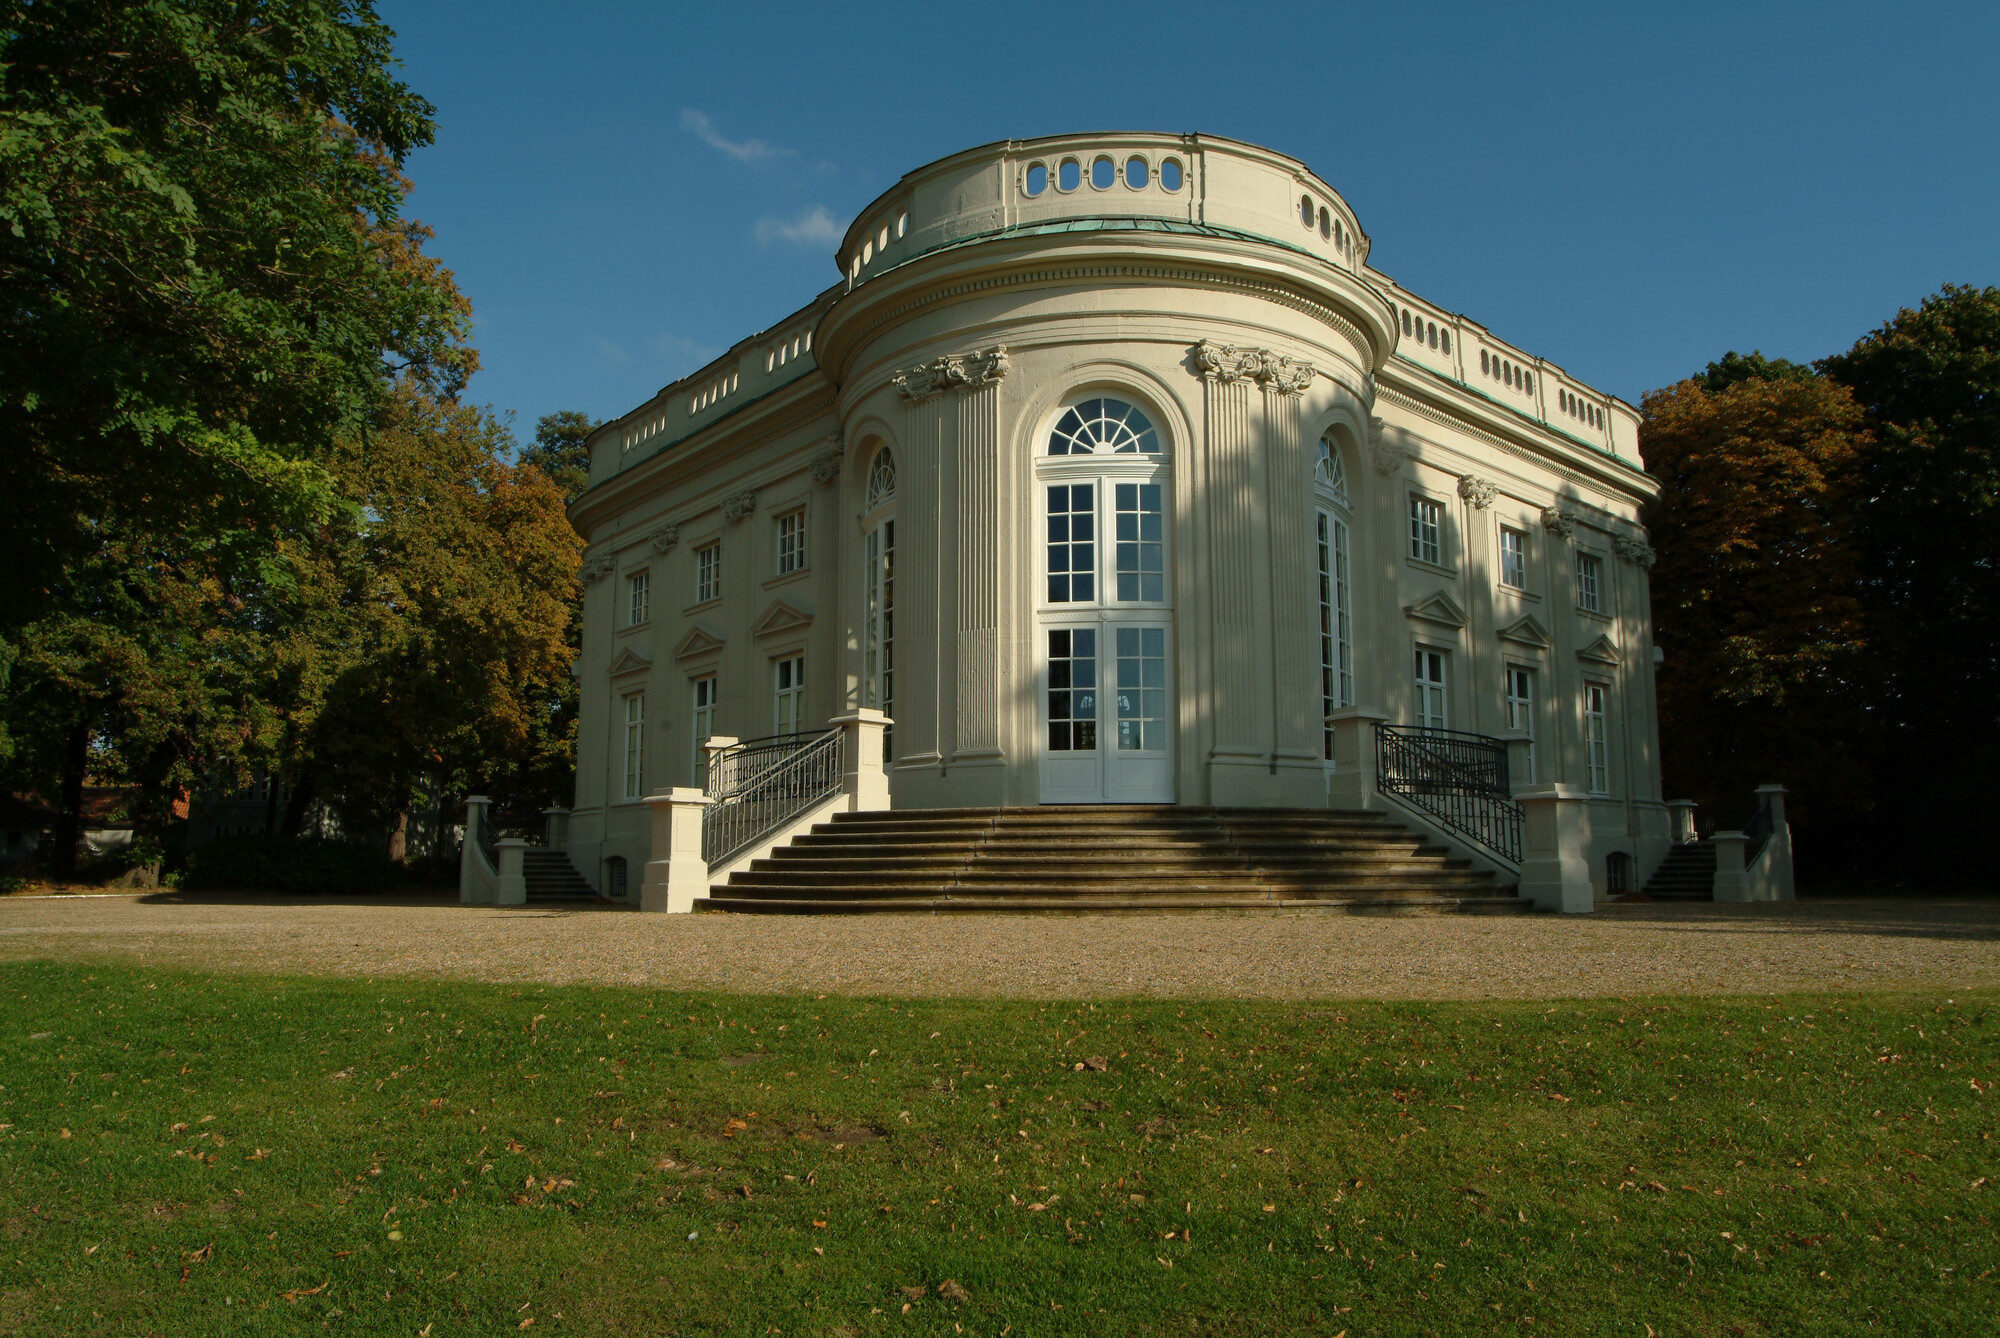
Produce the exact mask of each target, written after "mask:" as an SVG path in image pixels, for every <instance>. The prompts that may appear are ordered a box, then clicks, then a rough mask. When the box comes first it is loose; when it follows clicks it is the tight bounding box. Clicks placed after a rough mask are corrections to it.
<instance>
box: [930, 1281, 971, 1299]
mask: <svg viewBox="0 0 2000 1338" xmlns="http://www.w3.org/2000/svg"><path fill="white" fill-rule="evenodd" d="M938 1295H939V1296H942V1297H943V1298H944V1299H945V1300H947V1301H949V1302H951V1303H952V1304H953V1305H964V1304H965V1303H966V1302H967V1301H970V1300H971V1299H972V1293H971V1292H969V1291H967V1290H965V1288H963V1287H961V1286H959V1285H958V1284H957V1283H956V1282H953V1281H952V1280H951V1279H950V1278H946V1279H945V1280H944V1281H943V1282H940V1283H939V1284H938Z"/></svg>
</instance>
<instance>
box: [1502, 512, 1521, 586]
mask: <svg viewBox="0 0 2000 1338" xmlns="http://www.w3.org/2000/svg"><path fill="white" fill-rule="evenodd" d="M1500 584H1502V585H1504V586H1507V587H1509V588H1510V589H1514V590H1526V589H1527V588H1528V532H1527V531H1526V530H1516V529H1512V528H1509V527H1508V526H1505V525H1502V526H1501V527H1500Z"/></svg>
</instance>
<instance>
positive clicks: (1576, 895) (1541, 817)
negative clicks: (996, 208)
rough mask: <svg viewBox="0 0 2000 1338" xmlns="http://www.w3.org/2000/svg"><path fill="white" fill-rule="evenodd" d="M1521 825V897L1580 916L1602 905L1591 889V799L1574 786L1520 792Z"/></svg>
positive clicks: (1545, 786)
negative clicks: (1587, 854) (1589, 851)
mask: <svg viewBox="0 0 2000 1338" xmlns="http://www.w3.org/2000/svg"><path fill="white" fill-rule="evenodd" d="M1516 797H1517V798H1518V799H1519V801H1520V804H1521V808H1522V810H1523V819H1522V824H1521V895H1522V896H1524V897H1526V898H1528V899H1529V900H1530V901H1532V902H1534V903H1535V905H1536V906H1538V907H1540V908H1542V909H1543V910H1552V911H1562V912H1564V913H1565V914H1570V915H1576V914H1581V913H1583V912H1586V911H1589V910H1591V909H1592V908H1593V907H1595V906H1596V904H1597V897H1596V894H1595V893H1594V892H1593V891H1592V889H1591V886H1590V860H1589V859H1588V858H1587V857H1586V855H1585V853H1584V852H1585V851H1586V850H1588V849H1589V844H1588V841H1589V830H1588V827H1587V822H1588V817H1589V805H1590V796H1589V795H1586V794H1585V793H1584V792H1583V791H1581V790H1579V789H1576V788H1575V787H1573V786H1569V785H1531V786H1529V787H1527V788H1526V789H1524V790H1521V791H1519V792H1517V795H1516Z"/></svg>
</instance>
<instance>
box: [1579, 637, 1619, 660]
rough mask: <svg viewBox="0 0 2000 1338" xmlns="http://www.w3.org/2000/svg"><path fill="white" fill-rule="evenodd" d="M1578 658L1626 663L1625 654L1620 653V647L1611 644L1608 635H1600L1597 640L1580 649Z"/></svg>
mask: <svg viewBox="0 0 2000 1338" xmlns="http://www.w3.org/2000/svg"><path fill="white" fill-rule="evenodd" d="M1576 658H1577V659H1579V660H1591V661H1594V662H1595V663H1598V664H1623V663H1625V657H1624V655H1622V654H1620V653H1619V650H1618V647H1616V646H1614V645H1613V644H1611V638H1610V637H1608V636H1600V637H1599V638H1597V640H1595V641H1593V642H1591V643H1590V644H1589V645H1588V646H1585V647H1584V648H1583V649H1582V650H1579V651H1578V652H1577V653H1576Z"/></svg>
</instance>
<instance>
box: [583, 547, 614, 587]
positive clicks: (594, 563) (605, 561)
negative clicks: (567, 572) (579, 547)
mask: <svg viewBox="0 0 2000 1338" xmlns="http://www.w3.org/2000/svg"><path fill="white" fill-rule="evenodd" d="M617 569H618V561H617V559H616V558H613V557H612V556H610V555H609V554H603V555H601V556H598V557H594V558H587V559H585V561H584V563H583V565H582V566H580V567H578V568H577V569H576V577H577V579H578V580H579V581H583V582H585V583H586V584H587V583H589V582H591V581H601V580H603V579H604V578H605V577H607V576H609V575H610V574H611V573H612V572H614V571H616V570H617Z"/></svg>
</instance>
